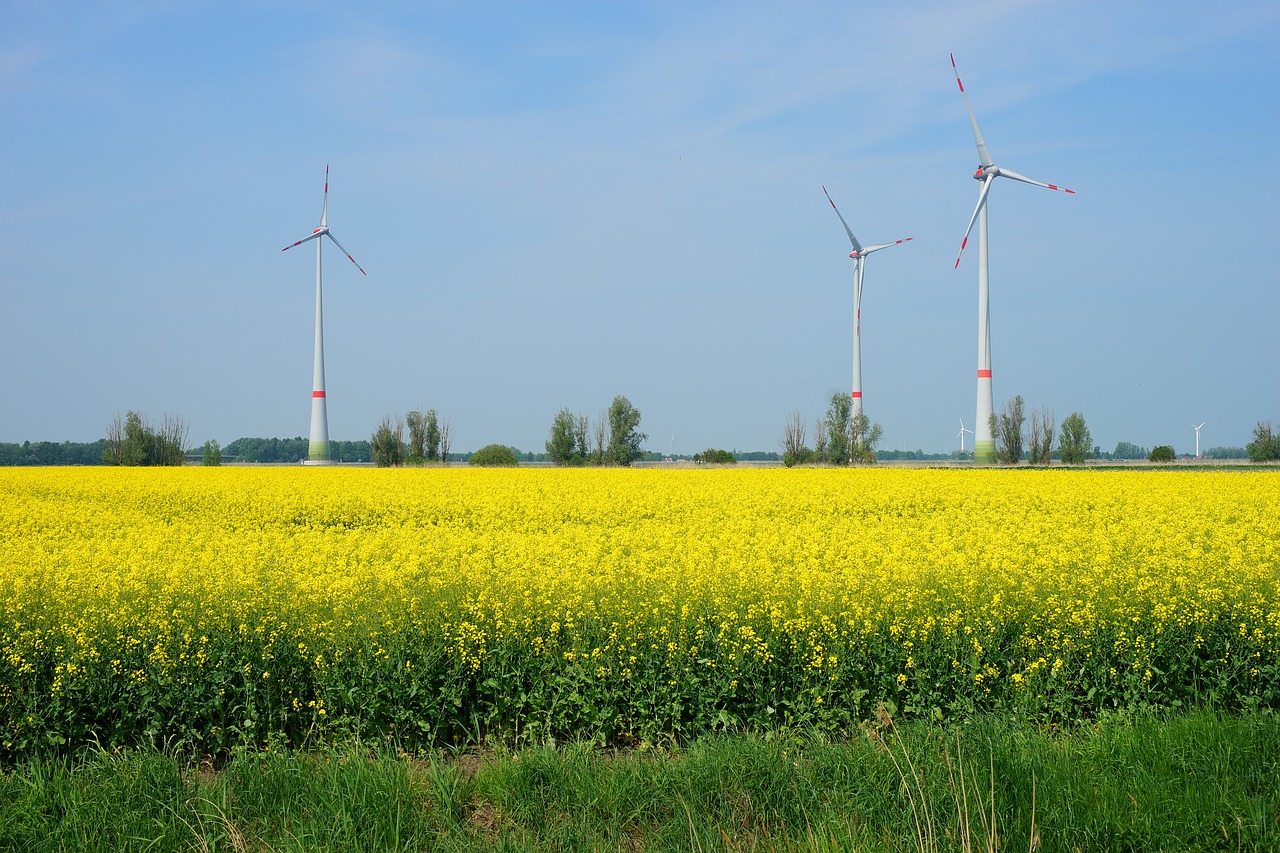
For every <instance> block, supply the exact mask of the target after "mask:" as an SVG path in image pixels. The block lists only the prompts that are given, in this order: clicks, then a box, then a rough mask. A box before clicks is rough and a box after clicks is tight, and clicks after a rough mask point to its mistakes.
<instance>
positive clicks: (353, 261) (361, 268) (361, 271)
mask: <svg viewBox="0 0 1280 853" xmlns="http://www.w3.org/2000/svg"><path fill="white" fill-rule="evenodd" d="M324 233H326V234H328V235H329V239H330V240H332V241H333V245H335V246H337V247H338V249H339V250H340V251H341V252H342V254H344V255H346V256H347V260H349V261H351V263H353V264H356V259H355V258H353V257H351V253H350V252H348V251H347V250H346V249H343V248H342V244H341V243H339V242H338V238H337V237H335V236H333V232H332V231H326V232H324ZM356 269H358V270H360V273H361V274H362V275H368V273H367V272H365V271H364V267H362V266H360V265H359V264H356Z"/></svg>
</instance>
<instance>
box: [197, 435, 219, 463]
mask: <svg viewBox="0 0 1280 853" xmlns="http://www.w3.org/2000/svg"><path fill="white" fill-rule="evenodd" d="M200 464H201V465H221V464H222V445H220V444H218V442H217V439H213V438H211V439H209V440H208V441H206V442H205V443H204V452H203V453H201V454H200Z"/></svg>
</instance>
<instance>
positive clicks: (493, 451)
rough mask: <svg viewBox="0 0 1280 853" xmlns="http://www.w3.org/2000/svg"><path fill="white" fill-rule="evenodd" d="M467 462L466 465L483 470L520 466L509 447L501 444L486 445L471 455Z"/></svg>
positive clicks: (514, 453)
mask: <svg viewBox="0 0 1280 853" xmlns="http://www.w3.org/2000/svg"><path fill="white" fill-rule="evenodd" d="M467 462H468V464H471V465H479V466H482V467H485V468H497V467H502V466H508V467H510V466H514V465H519V464H520V462H519V460H517V459H516V452H515V451H514V450H512V449H511V448H510V447H506V446H504V445H501V444H486V445H485V446H484V447H482V448H480V449H479V450H477V451H476V452H475V453H472V454H471V458H470V459H468V460H467Z"/></svg>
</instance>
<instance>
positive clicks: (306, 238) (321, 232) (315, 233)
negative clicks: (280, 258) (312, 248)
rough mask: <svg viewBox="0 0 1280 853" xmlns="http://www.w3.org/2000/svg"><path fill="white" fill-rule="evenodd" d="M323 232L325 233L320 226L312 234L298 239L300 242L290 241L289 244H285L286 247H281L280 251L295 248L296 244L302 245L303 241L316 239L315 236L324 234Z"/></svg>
mask: <svg viewBox="0 0 1280 853" xmlns="http://www.w3.org/2000/svg"><path fill="white" fill-rule="evenodd" d="M323 233H324V232H323V231H321V230H320V229H319V228H317V229H316V230H315V231H314V232H313V233H312V234H311V235H310V236H307V237H303V238H302V239H301V240H299V241H298V242H296V243H290V244H289V245H287V246H285V247H284V248H283V249H281V250H280V251H282V252H287V251H289V250H290V249H292V248H294V247H295V246H301V245H302V244H303V243H305V242H307V241H308V240H314V239H315V238H317V237H319V236H320V235H321V234H323Z"/></svg>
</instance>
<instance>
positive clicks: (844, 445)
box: [779, 393, 884, 468]
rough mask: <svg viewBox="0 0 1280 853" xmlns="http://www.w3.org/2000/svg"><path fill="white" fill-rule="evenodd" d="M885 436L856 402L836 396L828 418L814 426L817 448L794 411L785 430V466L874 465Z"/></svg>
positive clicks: (824, 416) (783, 434)
mask: <svg viewBox="0 0 1280 853" xmlns="http://www.w3.org/2000/svg"><path fill="white" fill-rule="evenodd" d="M883 435H884V430H883V429H881V427H880V424H873V423H871V421H870V420H869V419H868V418H867V415H866V413H865V412H862V411H857V412H855V411H854V409H853V398H852V397H850V396H849V395H847V394H840V393H836V394H832V395H831V402H830V404H828V406H827V411H826V414H825V415H823V416H822V417H820V418H817V419H816V420H815V421H814V424H813V447H809V445H808V428H807V427H806V425H805V420H804V417H803V416H802V415H801V414H800V412H799V411H798V410H797V411H794V412H792V413H791V416H790V417H789V418H788V419H787V423H786V426H785V427H784V428H783V432H782V441H781V442H779V443H780V444H781V445H782V464H783V465H786V466H787V467H788V468H790V467H791V466H793V465H815V464H827V465H872V464H874V463H875V462H876V458H877V457H876V444H877V443H879V441H880V439H881V438H882V437H883Z"/></svg>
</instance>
